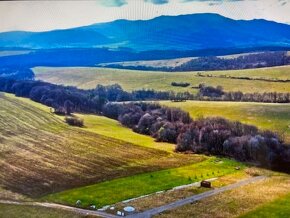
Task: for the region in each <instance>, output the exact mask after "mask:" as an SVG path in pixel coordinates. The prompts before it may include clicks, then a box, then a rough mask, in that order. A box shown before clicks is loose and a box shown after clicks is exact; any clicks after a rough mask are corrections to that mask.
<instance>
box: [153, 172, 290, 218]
mask: <svg viewBox="0 0 290 218" xmlns="http://www.w3.org/2000/svg"><path fill="white" fill-rule="evenodd" d="M266 174H267V173H266ZM268 176H269V177H268V178H266V179H264V180H261V181H259V182H256V183H251V184H248V185H245V186H242V187H239V188H236V189H233V190H231V191H227V192H224V193H220V194H218V195H215V196H211V197H208V198H205V199H202V200H200V201H197V202H196V203H194V204H188V205H184V206H182V207H179V208H177V209H175V210H170V211H166V212H164V213H162V214H160V215H157V216H155V217H160V218H167V217H168V218H171V217H183V218H190V217H202V218H205V217H218V218H232V217H240V216H241V217H247V218H256V217H267V218H268V217H269V218H272V217H273V218H275V217H282V218H284V217H289V205H288V204H289V197H288V196H289V189H290V176H289V175H286V174H279V173H271V172H270V174H269V175H268Z"/></svg>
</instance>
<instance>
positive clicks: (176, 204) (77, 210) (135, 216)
mask: <svg viewBox="0 0 290 218" xmlns="http://www.w3.org/2000/svg"><path fill="white" fill-rule="evenodd" d="M265 178H266V177H265V176H257V177H252V178H249V179H245V180H242V181H240V182H237V183H234V184H231V185H228V186H224V187H221V188H217V189H213V190H210V191H207V192H204V193H201V194H198V195H193V196H191V197H188V198H185V199H182V200H179V201H175V202H172V203H170V204H167V205H164V206H161V207H157V208H153V209H150V210H147V211H144V212H142V213H139V214H132V215H128V216H127V217H130V218H147V217H148V218H149V217H152V216H154V215H157V214H159V213H162V212H163V211H166V210H171V209H174V208H177V207H180V206H183V205H185V204H190V203H192V202H194V201H198V200H201V199H204V198H207V197H210V196H213V195H217V194H219V193H222V192H225V191H229V190H232V189H235V188H238V187H241V186H244V185H247V184H250V183H253V182H257V181H260V180H262V179H265ZM0 204H9V205H25V206H38V207H46V208H53V209H61V210H66V211H70V212H74V213H77V214H80V215H82V216H96V217H106V218H116V217H119V216H115V215H112V214H108V213H105V212H102V211H93V210H86V209H81V208H75V207H70V206H65V205H61V204H55V203H44V202H17V201H7V200H0Z"/></svg>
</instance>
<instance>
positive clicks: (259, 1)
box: [0, 0, 290, 32]
mask: <svg viewBox="0 0 290 218" xmlns="http://www.w3.org/2000/svg"><path fill="white" fill-rule="evenodd" d="M193 13H218V14H221V15H223V16H226V17H229V18H232V19H243V20H251V19H266V20H272V21H276V22H279V23H287V24H290V0H94V1H1V2H0V32H6V31H14V30H25V31H33V32H38V31H48V30H53V29H67V28H72V27H78V26H85V25H90V24H93V23H100V22H108V21H113V20H117V19H128V20H140V19H142V20H147V19H151V18H154V17H157V16H161V15H180V14H193Z"/></svg>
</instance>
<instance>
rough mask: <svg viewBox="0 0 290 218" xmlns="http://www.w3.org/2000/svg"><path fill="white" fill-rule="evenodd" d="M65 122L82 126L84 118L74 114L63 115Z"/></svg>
mask: <svg viewBox="0 0 290 218" xmlns="http://www.w3.org/2000/svg"><path fill="white" fill-rule="evenodd" d="M65 122H66V123H67V124H68V125H71V126H78V127H83V126H84V120H83V119H81V118H79V117H75V116H69V117H65Z"/></svg>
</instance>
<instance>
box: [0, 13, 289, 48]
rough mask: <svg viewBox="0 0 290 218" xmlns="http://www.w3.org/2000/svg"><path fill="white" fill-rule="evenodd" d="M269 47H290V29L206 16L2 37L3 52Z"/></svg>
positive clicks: (283, 26) (99, 25) (165, 17)
mask: <svg viewBox="0 0 290 218" xmlns="http://www.w3.org/2000/svg"><path fill="white" fill-rule="evenodd" d="M264 46H277V47H279V46H281V47H288V46H289V47H290V25H287V24H281V23H276V22H273V21H267V20H262V19H261V20H249V21H247V20H232V19H229V18H226V17H223V16H221V15H218V14H209V13H204V14H190V15H179V16H160V17H156V18H154V19H151V20H135V21H130V20H116V21H113V22H107V23H98V24H93V25H89V26H83V27H77V28H71V29H63V30H53V31H46V32H26V31H12V32H3V33H0V47H2V49H3V48H4V49H5V48H26V49H52V48H53V49H55V48H57V49H59V48H109V49H111V50H121V51H133V52H140V51H150V50H177V51H186V50H202V49H214V48H219V49H220V48H252V47H264Z"/></svg>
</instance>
